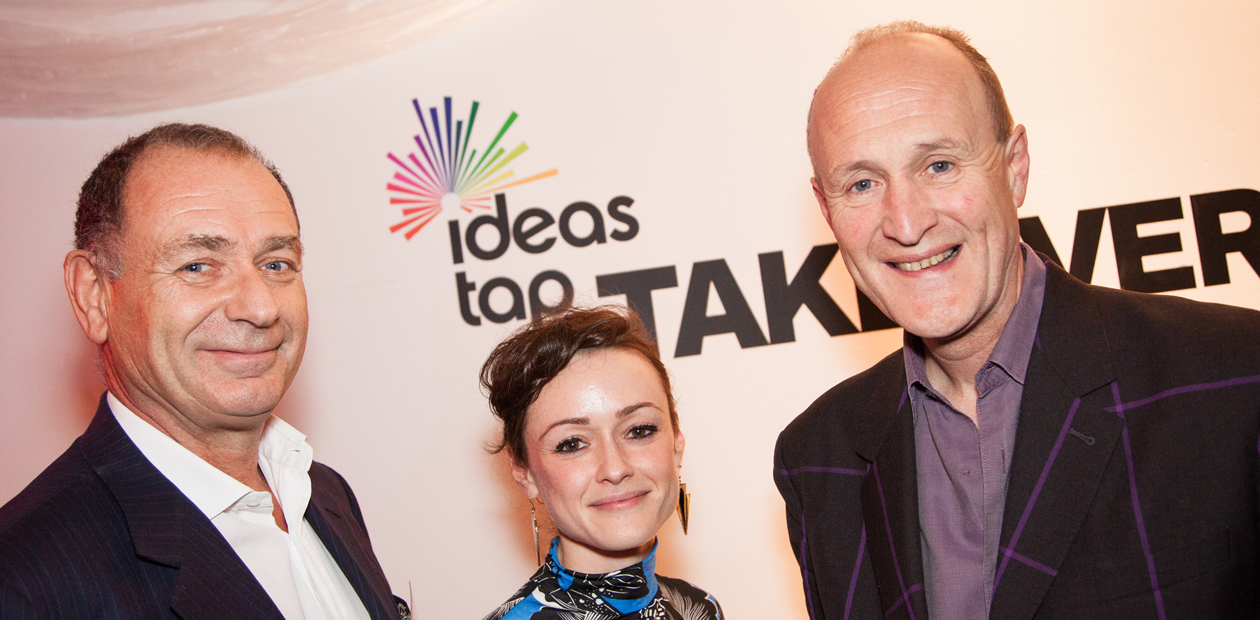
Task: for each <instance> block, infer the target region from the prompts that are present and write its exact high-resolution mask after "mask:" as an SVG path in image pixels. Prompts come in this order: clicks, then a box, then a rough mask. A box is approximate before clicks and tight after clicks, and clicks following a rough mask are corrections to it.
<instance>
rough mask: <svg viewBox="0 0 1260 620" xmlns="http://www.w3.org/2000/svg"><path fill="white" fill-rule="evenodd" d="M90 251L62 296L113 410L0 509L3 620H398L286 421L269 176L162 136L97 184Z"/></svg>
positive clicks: (217, 147)
mask: <svg viewBox="0 0 1260 620" xmlns="http://www.w3.org/2000/svg"><path fill="white" fill-rule="evenodd" d="M75 236H76V239H75V246H76V249H75V250H73V251H72V252H70V253H69V254H68V255H67V256H66V260H65V282H66V289H67V291H68V293H69V296H70V301H71V306H72V307H73V309H74V313H75V316H76V317H77V318H78V321H79V325H80V326H81V327H82V328H83V331H84V333H85V334H86V335H87V336H88V338H89V339H91V340H92V341H93V342H95V343H96V344H97V345H99V346H100V361H101V367H102V370H103V374H104V379H105V384H106V387H107V388H108V391H107V392H106V394H105V395H103V396H102V397H101V404H100V407H99V408H98V409H97V412H96V416H95V418H94V419H93V420H92V422H91V424H90V425H89V426H88V429H87V431H86V432H85V433H84V434H83V435H82V436H81V437H79V438H78V440H76V441H75V442H74V444H72V445H71V446H70V448H69V449H68V450H66V452H65V453H64V454H62V455H61V457H59V458H58V459H57V460H56V461H55V462H54V463H53V464H52V465H50V466H49V467H48V469H46V470H45V471H44V472H43V473H42V474H40V476H39V477H38V478H36V479H35V481H34V482H32V483H31V484H30V485H29V486H27V488H26V489H25V490H23V491H22V492H21V493H20V494H18V496H17V497H15V498H14V499H13V500H12V501H10V502H9V503H8V504H6V505H4V507H3V508H0V617H2V618H5V619H6V620H8V619H16V618H42V619H48V618H73V619H86V618H120V619H121V618H128V619H130V618H184V619H191V618H205V619H207V620H208V619H222V618H275V619H280V618H289V619H293V618H306V619H308V620H314V619H327V620H340V619H343V618H373V619H385V618H392V619H397V618H399V616H400V608H399V607H398V606H397V603H396V601H395V599H394V597H393V595H392V594H391V593H390V589H389V585H388V584H387V583H386V580H385V574H384V572H383V571H382V570H381V567H380V565H379V564H378V563H377V561H376V558H375V556H374V555H373V553H372V546H371V543H370V542H369V540H368V535H367V530H366V529H365V527H364V523H363V516H362V514H361V513H360V511H359V506H358V503H357V501H356V500H355V497H354V494H353V493H352V492H351V491H350V487H349V485H347V484H346V482H345V480H343V479H342V478H341V476H339V475H338V474H337V473H336V472H334V471H333V470H331V469H329V468H328V467H326V466H324V465H321V464H319V463H313V462H312V456H311V455H312V453H311V448H310V446H309V445H307V444H306V442H305V438H304V437H303V436H302V434H301V433H298V432H297V431H296V430H294V429H293V428H292V427H290V426H289V425H288V424H286V423H284V422H283V421H281V420H280V419H279V418H275V417H273V416H272V415H271V412H272V410H273V409H274V408H275V406H276V404H277V403H278V402H279V400H280V397H281V396H282V395H283V394H284V392H285V390H286V389H287V388H288V386H289V383H290V382H291V381H292V379H293V376H294V373H296V372H297V369H298V365H299V363H300V362H301V360H302V352H303V350H304V348H305V344H306V328H307V312H306V291H305V288H304V287H303V284H302V274H301V270H302V246H301V242H300V240H299V231H298V221H297V214H296V211H295V210H294V208H293V199H292V196H291V194H290V193H289V189H288V187H287V186H286V185H285V184H284V182H283V180H281V178H280V175H279V173H278V172H277V171H276V169H275V168H274V167H273V166H272V165H271V164H270V163H268V162H267V161H266V160H265V159H264V158H263V157H262V155H261V154H259V153H258V151H257V150H255V149H254V148H253V147H252V146H250V145H249V144H248V143H246V142H245V141H243V140H242V139H241V138H239V137H238V136H235V135H233V134H231V133H229V132H226V131H223V130H220V129H217V128H213V127H209V126H205V125H182V124H170V125H162V126H159V127H156V128H154V129H152V130H150V131H148V132H146V133H145V134H142V135H140V136H137V137H134V138H131V139H129V140H128V141H126V142H125V143H123V144H122V145H121V146H119V147H118V148H116V149H115V150H113V151H112V152H110V153H109V154H108V155H106V156H105V158H104V159H103V160H102V161H101V163H100V164H99V165H98V166H97V167H96V169H95V170H94V171H93V172H92V174H91V176H90V177H89V178H88V180H87V182H85V183H84V185H83V190H82V192H81V194H80V197H79V211H78V216H77V221H76V224H75Z"/></svg>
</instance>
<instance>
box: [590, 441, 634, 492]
mask: <svg viewBox="0 0 1260 620" xmlns="http://www.w3.org/2000/svg"><path fill="white" fill-rule="evenodd" d="M623 450H624V448H623V447H622V446H621V445H620V444H619V443H617V442H616V441H613V442H610V443H607V444H605V448H604V449H603V450H602V451H601V453H600V458H599V471H598V472H597V473H598V475H599V481H600V482H608V483H611V484H619V483H620V482H621V481H622V480H625V479H626V478H629V477H630V476H631V475H633V474H634V468H633V467H632V466H631V465H630V461H629V459H627V458H626V455H625V454H624V452H623Z"/></svg>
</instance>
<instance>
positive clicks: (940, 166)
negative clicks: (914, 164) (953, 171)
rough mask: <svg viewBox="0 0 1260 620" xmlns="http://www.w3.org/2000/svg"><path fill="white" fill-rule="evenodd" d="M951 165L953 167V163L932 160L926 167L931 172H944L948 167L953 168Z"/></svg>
mask: <svg viewBox="0 0 1260 620" xmlns="http://www.w3.org/2000/svg"><path fill="white" fill-rule="evenodd" d="M953 167H954V164H951V163H949V162H947V161H938V162H933V163H932V165H931V166H928V168H929V169H930V170H931V171H932V172H945V171H946V170H949V169H950V168H953Z"/></svg>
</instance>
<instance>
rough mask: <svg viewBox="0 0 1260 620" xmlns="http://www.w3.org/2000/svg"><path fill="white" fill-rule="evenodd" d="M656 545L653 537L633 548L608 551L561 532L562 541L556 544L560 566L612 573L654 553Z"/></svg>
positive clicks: (571, 569) (591, 572)
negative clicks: (573, 538)
mask: <svg viewBox="0 0 1260 620" xmlns="http://www.w3.org/2000/svg"><path fill="white" fill-rule="evenodd" d="M655 545H656V539H655V538H653V539H652V540H649V541H647V542H646V543H643V545H641V546H639V547H635V548H633V549H626V550H624V551H608V550H605V549H596V548H594V547H591V546H590V545H586V544H583V543H580V542H578V541H576V540H572V539H570V538H568V537H566V536H565V535H564V534H561V535H560V542H559V544H558V545H556V559H557V560H558V561H559V562H560V566H563V567H564V568H565V569H567V570H569V571H573V572H576V573H587V574H602V573H611V572H613V571H616V570H621V569H623V568H625V567H627V566H631V565H633V564H637V563H639V562H642V561H643V560H644V558H646V557H647V556H648V555H649V554H651V553H652V549H653V547H655Z"/></svg>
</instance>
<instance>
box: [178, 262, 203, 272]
mask: <svg viewBox="0 0 1260 620" xmlns="http://www.w3.org/2000/svg"><path fill="white" fill-rule="evenodd" d="M205 270H206V264H205V263H193V264H191V265H184V267H183V269H182V270H181V271H187V272H189V273H201V272H203V271H205Z"/></svg>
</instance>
